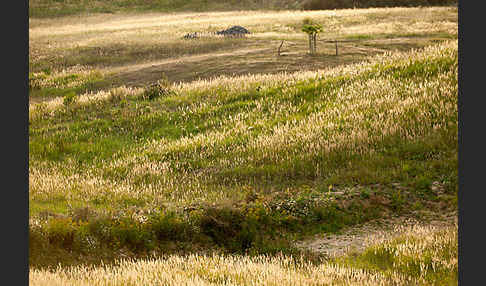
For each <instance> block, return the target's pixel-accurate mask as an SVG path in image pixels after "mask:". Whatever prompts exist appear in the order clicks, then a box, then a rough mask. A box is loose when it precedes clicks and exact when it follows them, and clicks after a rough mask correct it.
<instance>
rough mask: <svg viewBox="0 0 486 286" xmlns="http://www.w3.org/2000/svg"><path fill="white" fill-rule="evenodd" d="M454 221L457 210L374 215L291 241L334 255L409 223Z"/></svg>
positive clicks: (361, 247)
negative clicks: (415, 215)
mask: <svg viewBox="0 0 486 286" xmlns="http://www.w3.org/2000/svg"><path fill="white" fill-rule="evenodd" d="M454 223H457V212H451V213H445V214H433V213H432V214H429V215H427V217H425V218H423V219H420V220H417V219H415V218H412V217H394V218H386V219H378V220H374V221H370V222H367V223H364V224H361V225H359V226H356V227H350V228H347V229H344V230H343V231H341V232H340V233H339V234H325V235H323V234H319V235H316V236H314V237H312V238H308V239H305V240H303V241H298V242H296V243H295V245H296V246H297V247H299V248H301V249H308V250H311V251H313V252H317V253H321V254H325V255H326V256H329V257H336V256H340V255H343V254H345V253H346V252H347V251H358V252H360V251H363V250H364V249H365V248H366V247H367V246H369V245H370V244H371V243H372V242H373V241H374V240H375V241H376V238H383V237H384V238H387V239H388V238H392V237H393V236H395V235H398V234H400V227H407V226H413V225H431V226H437V227H440V226H450V225H454Z"/></svg>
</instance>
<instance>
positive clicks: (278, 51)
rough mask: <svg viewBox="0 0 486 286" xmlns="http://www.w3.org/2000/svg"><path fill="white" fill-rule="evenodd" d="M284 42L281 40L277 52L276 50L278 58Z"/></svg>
mask: <svg viewBox="0 0 486 286" xmlns="http://www.w3.org/2000/svg"><path fill="white" fill-rule="evenodd" d="M283 43H284V41H283V40H282V42H281V43H280V46H279V47H278V50H277V55H279V56H280V48H282V45H283Z"/></svg>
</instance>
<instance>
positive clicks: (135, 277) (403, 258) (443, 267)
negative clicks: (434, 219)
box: [29, 224, 457, 285]
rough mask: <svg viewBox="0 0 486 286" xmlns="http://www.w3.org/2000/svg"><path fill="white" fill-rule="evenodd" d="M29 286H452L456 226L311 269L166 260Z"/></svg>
mask: <svg viewBox="0 0 486 286" xmlns="http://www.w3.org/2000/svg"><path fill="white" fill-rule="evenodd" d="M29 282H30V285H140V284H143V285H455V284H457V224H456V225H453V226H447V227H441V228H437V227H432V226H413V227H408V228H403V229H401V231H400V235H399V236H397V237H394V238H389V237H387V238H386V239H381V240H377V241H374V243H373V244H372V245H371V246H370V247H369V248H367V249H366V250H365V251H364V252H363V253H361V254H357V255H356V254H355V255H350V256H344V257H341V258H338V259H336V260H335V261H328V262H324V263H322V264H317V265H316V264H311V263H309V262H307V261H305V260H303V259H299V258H298V257H297V258H292V257H289V256H283V255H281V256H275V257H268V256H256V257H250V256H223V255H212V256H211V255H187V256H178V255H171V256H167V257H163V258H152V259H144V260H120V261H119V263H117V265H109V266H108V265H107V266H102V267H86V266H77V267H72V268H60V267H59V268H57V269H53V270H51V271H49V270H38V269H31V270H30V272H29Z"/></svg>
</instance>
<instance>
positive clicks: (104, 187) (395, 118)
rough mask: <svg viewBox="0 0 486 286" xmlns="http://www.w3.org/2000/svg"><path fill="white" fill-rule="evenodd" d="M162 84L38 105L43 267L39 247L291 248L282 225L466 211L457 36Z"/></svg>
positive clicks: (36, 166)
mask: <svg viewBox="0 0 486 286" xmlns="http://www.w3.org/2000/svg"><path fill="white" fill-rule="evenodd" d="M226 80H229V81H231V82H232V85H226V84H225V81H226ZM158 91H159V92H158V93H156V94H155V95H154V96H149V95H150V94H148V93H147V92H148V90H143V89H129V88H119V89H116V90H112V91H110V92H106V91H103V92H100V93H98V94H94V95H90V94H88V95H85V96H82V97H80V98H78V100H77V101H76V102H74V103H69V102H65V101H64V102H63V101H62V100H58V101H53V102H51V103H49V104H40V105H36V106H33V107H32V109H31V112H30V118H29V121H30V125H29V136H30V140H29V151H30V156H29V188H30V212H31V217H32V219H33V221H32V223H33V225H34V224H35V225H37V226H35V227H32V228H31V248H32V251H31V252H30V253H31V262H33V261H34V262H36V263H41V260H44V261H47V260H49V259H48V258H47V257H46V256H45V254H44V252H42V253H40V252H39V249H44V250H45V249H49V248H52V249H59V250H63V249H64V251H67V253H69V251H75V252H74V253H78V252H79V251H81V252H82V253H97V252H98V253H100V252H101V251H105V250H107V249H111V248H112V247H113V246H116V249H119V248H127V249H129V250H130V251H132V252H134V253H145V251H148V250H157V249H158V250H161V251H167V243H168V242H170V241H178V242H181V244H179V245H178V246H176V247H175V249H178V250H181V249H184V248H187V247H190V246H189V245H198V244H199V245H206V246H208V245H213V246H219V247H222V248H223V249H225V250H227V251H230V252H248V251H250V252H253V253H262V252H263V253H274V252H276V251H280V250H285V249H287V251H292V250H291V248H290V247H289V245H288V239H289V237H288V236H286V235H284V236H282V234H285V233H287V234H288V233H299V232H301V233H309V232H315V231H336V230H338V229H339V228H340V227H342V226H343V225H347V224H354V223H359V222H362V221H365V220H367V219H370V218H373V217H377V216H380V215H381V212H384V211H390V210H391V211H395V212H400V211H401V210H403V209H404V208H405V209H409V210H411V209H420V208H423V207H424V206H426V207H427V208H430V207H432V206H431V205H430V202H435V204H436V205H438V206H441V205H442V206H445V207H447V206H449V207H453V208H454V207H455V202H456V201H455V196H456V194H457V193H456V192H457V180H456V177H457V41H451V42H448V43H446V44H442V45H438V46H433V47H429V48H426V49H424V50H417V51H412V52H408V53H396V54H387V55H385V56H382V57H376V58H374V59H372V60H370V62H367V63H361V64H357V65H351V66H344V67H340V68H336V69H330V70H325V71H321V72H317V73H315V72H313V73H297V74H287V75H285V74H282V75H272V76H270V75H267V76H247V77H241V78H240V79H234V78H233V79H225V78H224V77H222V78H220V79H216V80H214V81H211V82H206V81H200V82H194V83H191V84H182V85H170V84H168V83H165V84H164V83H162V84H161V86H159V87H158ZM82 207H89V209H91V210H92V211H93V213H94V214H90V213H89V212H87V213H85V214H82V213H81V214H80V213H79V212H76V209H79V208H82ZM46 212H48V213H57V214H56V215H55V216H57V217H58V218H57V219H56V218H51V219H50V220H48V221H47V222H45V220H44V219H43V218H42V216H43V215H45V214H46ZM63 215H64V216H67V217H62V216H63ZM51 216H52V215H51ZM83 221H84V222H83ZM228 233H230V234H231V236H230V237H229V238H228ZM275 240H277V241H281V244H278V243H277V244H276V246H275ZM270 242H271V243H270ZM272 245H273V246H272ZM63 254H65V253H63ZM56 259H59V257H55V259H53V260H54V261H55V260H56Z"/></svg>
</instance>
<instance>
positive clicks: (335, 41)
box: [334, 40, 338, 56]
mask: <svg viewBox="0 0 486 286" xmlns="http://www.w3.org/2000/svg"><path fill="white" fill-rule="evenodd" d="M334 43H335V44H336V56H337V55H338V47H337V40H334Z"/></svg>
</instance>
